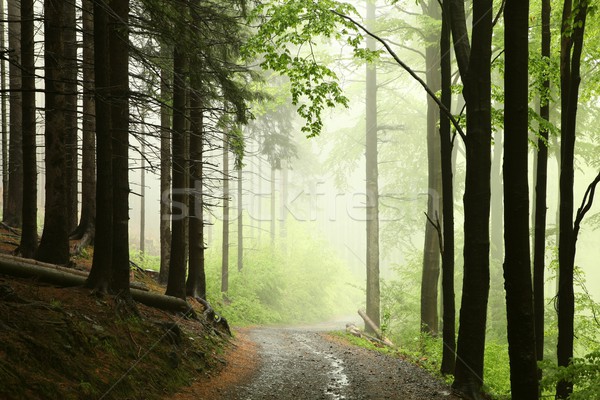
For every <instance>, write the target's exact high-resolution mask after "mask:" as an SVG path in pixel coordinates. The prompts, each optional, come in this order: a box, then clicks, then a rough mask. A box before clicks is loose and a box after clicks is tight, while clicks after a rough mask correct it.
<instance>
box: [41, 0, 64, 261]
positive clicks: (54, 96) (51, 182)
mask: <svg viewBox="0 0 600 400" xmlns="http://www.w3.org/2000/svg"><path fill="white" fill-rule="evenodd" d="M65 23H66V21H65V13H64V9H63V4H62V2H60V1H58V0H46V1H44V86H45V89H46V90H45V100H46V102H45V104H46V105H45V108H46V113H45V117H46V118H45V133H44V142H45V150H46V151H45V166H46V205H45V209H44V211H45V212H44V230H43V232H42V238H41V240H40V245H39V247H38V249H37V253H36V259H37V260H39V261H43V262H47V263H52V264H66V263H67V262H68V261H69V232H70V227H69V220H68V212H67V210H68V203H67V200H68V193H67V157H66V152H67V140H68V135H69V133H68V132H66V131H65V123H66V114H67V110H66V99H65V70H66V69H67V68H66V64H67V62H68V60H67V59H66V57H65V55H66V53H65V37H64V26H65Z"/></svg>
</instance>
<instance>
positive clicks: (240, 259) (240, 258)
mask: <svg viewBox="0 0 600 400" xmlns="http://www.w3.org/2000/svg"><path fill="white" fill-rule="evenodd" d="M242 182H243V181H242V167H241V165H240V167H239V168H238V170H237V201H238V204H237V209H238V220H237V223H238V226H237V228H238V230H237V242H238V243H237V268H238V271H241V270H242V268H244V208H243V201H242V200H243V199H242Z"/></svg>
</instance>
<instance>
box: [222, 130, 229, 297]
mask: <svg viewBox="0 0 600 400" xmlns="http://www.w3.org/2000/svg"><path fill="white" fill-rule="evenodd" d="M228 290H229V139H228V137H227V133H226V132H223V241H222V250H221V292H223V293H227V291H228Z"/></svg>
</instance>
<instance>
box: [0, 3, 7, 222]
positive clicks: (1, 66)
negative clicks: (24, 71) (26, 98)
mask: <svg viewBox="0 0 600 400" xmlns="http://www.w3.org/2000/svg"><path fill="white" fill-rule="evenodd" d="M0 20H1V22H0V48H1V49H4V48H6V40H5V39H4V38H5V36H4V32H5V22H4V21H5V15H4V1H3V0H2V1H0ZM0 88H1V89H2V94H0V101H1V102H2V104H0V112H1V113H2V118H1V119H2V121H1V123H2V210H3V211H2V213H3V215H4V210H5V209H6V204H7V203H8V123H7V119H6V117H7V112H6V97H7V95H6V64H5V62H4V58H2V60H0Z"/></svg>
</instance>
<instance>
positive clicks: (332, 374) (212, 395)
mask: <svg viewBox="0 0 600 400" xmlns="http://www.w3.org/2000/svg"><path fill="white" fill-rule="evenodd" d="M235 343H236V345H235V348H234V349H232V350H231V351H230V352H228V353H227V354H226V356H225V358H226V360H225V362H226V367H225V368H224V369H223V370H222V371H221V372H220V373H219V374H217V375H215V376H213V377H210V378H209V379H208V380H207V379H205V378H204V377H203V378H200V379H199V380H198V381H197V382H196V383H195V384H193V385H192V386H191V387H189V388H186V389H185V390H184V391H183V392H181V393H178V394H177V395H175V396H173V397H171V398H170V399H171V400H187V399H215V400H216V399H223V400H235V399H239V400H251V399H252V400H259V399H277V400H288V399H294V400H303V399H306V400H320V399H323V400H341V399H373V400H377V399H399V400H425V399H427V400H429V399H453V400H454V399H457V397H455V396H453V395H452V394H451V390H450V388H449V387H448V386H447V385H445V384H444V383H443V382H440V381H439V379H437V378H435V377H433V376H431V375H430V374H429V373H427V372H426V371H424V370H423V369H421V368H419V367H417V366H415V365H413V364H410V363H408V362H406V361H403V360H400V359H397V358H393V357H389V356H386V355H383V354H380V353H377V352H373V351H369V350H366V349H362V348H357V347H355V346H350V345H348V344H347V343H345V342H344V341H343V340H342V339H339V338H336V337H334V336H330V335H328V334H327V333H325V332H322V331H319V330H316V329H315V328H314V327H310V328H309V327H306V328H304V327H302V328H298V327H294V328H273V327H269V328H254V329H248V330H242V331H239V332H238V333H237V337H236V341H235Z"/></svg>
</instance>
